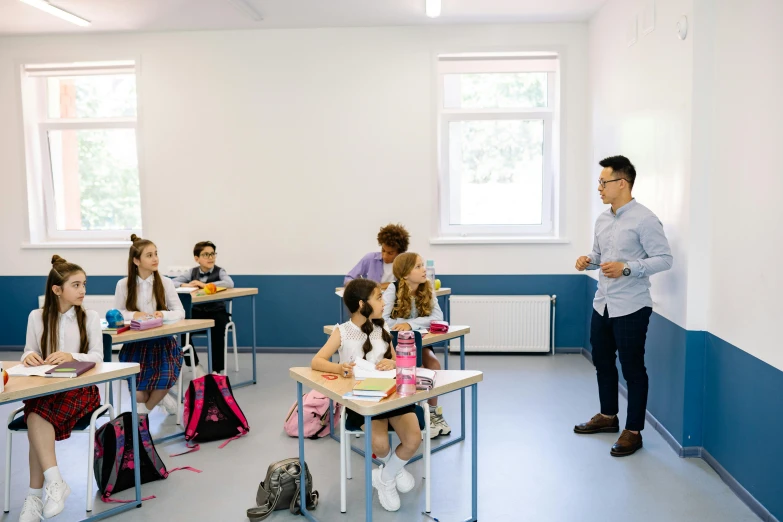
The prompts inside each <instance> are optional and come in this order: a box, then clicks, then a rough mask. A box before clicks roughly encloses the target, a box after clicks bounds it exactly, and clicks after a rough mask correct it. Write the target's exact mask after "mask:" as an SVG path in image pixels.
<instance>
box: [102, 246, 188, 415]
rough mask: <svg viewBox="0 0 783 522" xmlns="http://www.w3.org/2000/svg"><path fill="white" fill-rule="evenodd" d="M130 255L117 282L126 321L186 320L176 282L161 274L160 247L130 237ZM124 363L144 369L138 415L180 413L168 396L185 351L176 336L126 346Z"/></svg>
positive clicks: (116, 297) (117, 302) (138, 378)
mask: <svg viewBox="0 0 783 522" xmlns="http://www.w3.org/2000/svg"><path fill="white" fill-rule="evenodd" d="M131 243H132V244H131V247H130V251H129V252H128V277H125V278H123V279H120V281H118V282H117V289H116V291H115V292H114V306H115V307H116V308H117V309H119V310H120V311H121V312H122V315H123V317H124V318H125V320H126V321H130V320H132V319H144V318H145V317H161V318H163V320H164V321H167V322H174V321H179V320H181V319H184V318H185V309H184V308H183V307H182V302H181V301H180V300H179V296H178V295H177V291H176V290H175V289H174V283H172V282H171V279H169V278H168V277H163V276H161V275H160V273H159V272H158V264H159V261H158V248H157V247H156V246H155V243H153V242H152V241H150V240H148V239H141V238H140V237H137V236H136V234H133V235H132V236H131ZM119 359H120V361H121V362H136V363H139V365H140V366H141V369H140V370H141V371H140V373H139V374H138V375H137V376H136V390H137V391H136V402H137V403H138V405H137V407H138V412H139V413H149V411H150V410H152V409H153V408H154V407H155V406H157V405H158V404H160V406H161V407H162V408H163V409H164V411H166V413H168V414H169V415H174V414H176V413H177V410H178V408H179V404H177V401H176V400H175V399H174V397H172V396H170V395H168V393H167V392H168V391H169V389H170V388H173V387H174V384H175V383H176V382H177V379H178V378H179V371H180V368H181V367H182V348H181V347H180V346H179V343H178V342H177V339H176V337H174V336H172V337H166V338H162V339H152V340H149V341H139V342H135V343H125V344H124V345H123V346H122V350H120V357H119Z"/></svg>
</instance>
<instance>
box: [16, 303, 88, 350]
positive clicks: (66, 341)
mask: <svg viewBox="0 0 783 522" xmlns="http://www.w3.org/2000/svg"><path fill="white" fill-rule="evenodd" d="M84 313H85V315H86V316H87V317H86V318H85V321H84V326H85V328H86V329H87V353H79V348H80V347H79V343H80V342H81V337H80V335H79V322H78V321H77V319H76V308H75V307H71V309H70V310H68V311H67V312H65V313H64V314H60V322H59V324H60V327H59V329H58V332H57V350H58V351H60V352H68V353H71V354H73V358H74V359H75V360H77V361H81V362H94V363H99V362H101V361H103V335H102V333H101V318H100V316H99V315H98V312H96V311H95V310H85V311H84ZM42 336H43V310H41V309H40V308H39V309H38V310H33V311H32V312H30V315H29V316H28V317H27V340H26V341H25V344H24V353H23V354H22V360H23V361H24V360H25V358H26V357H27V356H28V355H30V354H31V353H37V354H38V355H40V356H41V357H43V351H42V350H41V338H42Z"/></svg>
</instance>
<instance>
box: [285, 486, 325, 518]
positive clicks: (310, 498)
mask: <svg viewBox="0 0 783 522" xmlns="http://www.w3.org/2000/svg"><path fill="white" fill-rule="evenodd" d="M308 484H309V485H310V486H311V487H312V485H313V484H312V482H308ZM301 487H302V482H301V481H300V480H299V479H297V480H296V495H294V496H293V498H292V499H291V505H290V506H288V509H289V510H290V511H291V513H293V514H294V515H300V514H301V513H302V507H301V502H300V499H299V495H300V493H299V491H300V488H301ZM305 502H306V503H307V510H308V511H312V510H313V509H315V508H316V507H317V506H318V492H317V491H313V492H312V493H310V494H309V495H308V494H307V491H305Z"/></svg>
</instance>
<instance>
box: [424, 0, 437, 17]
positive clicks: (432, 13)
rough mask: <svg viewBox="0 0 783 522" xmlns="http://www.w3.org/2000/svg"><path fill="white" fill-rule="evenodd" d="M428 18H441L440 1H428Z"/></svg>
mask: <svg viewBox="0 0 783 522" xmlns="http://www.w3.org/2000/svg"><path fill="white" fill-rule="evenodd" d="M426 11H427V16H429V17H430V18H437V17H439V16H440V0H427V5H426Z"/></svg>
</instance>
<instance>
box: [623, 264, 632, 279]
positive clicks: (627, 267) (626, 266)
mask: <svg viewBox="0 0 783 522" xmlns="http://www.w3.org/2000/svg"><path fill="white" fill-rule="evenodd" d="M623 275H624V276H629V275H631V267H629V266H628V263H625V268H623Z"/></svg>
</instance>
